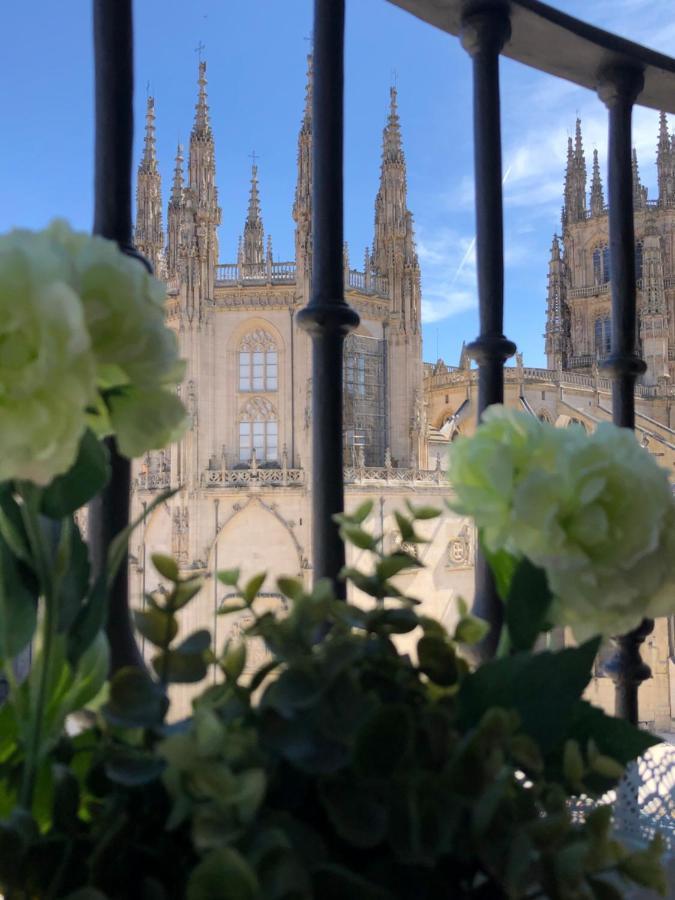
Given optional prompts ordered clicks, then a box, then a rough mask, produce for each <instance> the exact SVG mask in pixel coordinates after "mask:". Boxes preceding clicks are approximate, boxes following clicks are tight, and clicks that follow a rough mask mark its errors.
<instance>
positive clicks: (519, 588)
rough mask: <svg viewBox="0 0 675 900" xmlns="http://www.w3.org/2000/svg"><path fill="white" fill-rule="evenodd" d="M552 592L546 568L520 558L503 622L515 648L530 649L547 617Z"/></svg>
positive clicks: (542, 628)
mask: <svg viewBox="0 0 675 900" xmlns="http://www.w3.org/2000/svg"><path fill="white" fill-rule="evenodd" d="M552 600H553V594H551V591H550V590H549V586H548V581H547V579H546V572H544V570H543V569H540V568H538V567H537V566H535V565H533V564H532V563H531V562H530V561H529V559H522V560H521V561H520V562H519V563H518V567H517V568H516V570H515V572H514V573H513V575H512V577H511V584H510V586H509V592H508V597H507V601H506V625H507V628H508V630H509V637H510V638H511V646H512V647H513V649H514V650H531V649H532V648H533V647H534V645H535V642H536V640H537V638H538V637H539V635H540V634H541V632H542V631H544V630H545V626H546V625H547V621H548V614H549V610H550V608H551V602H552Z"/></svg>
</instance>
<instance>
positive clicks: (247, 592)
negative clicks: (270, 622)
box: [242, 572, 267, 606]
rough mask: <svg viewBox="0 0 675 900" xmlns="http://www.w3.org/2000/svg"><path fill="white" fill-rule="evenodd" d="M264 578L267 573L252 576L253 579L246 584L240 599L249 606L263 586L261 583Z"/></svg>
mask: <svg viewBox="0 0 675 900" xmlns="http://www.w3.org/2000/svg"><path fill="white" fill-rule="evenodd" d="M266 578H267V572H260V573H259V574H258V575H254V576H253V578H251V579H249V581H247V582H246V586H245V587H244V590H243V591H242V597H243V598H244V600H245V601H246V603H247V604H248V605H249V606H250V605H251V603H253V601H254V600H255V598H256V597H257V595H258V591H259V590H260V588H261V587H262V586H263V582H264V581H265V579H266Z"/></svg>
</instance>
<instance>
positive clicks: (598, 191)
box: [591, 150, 605, 216]
mask: <svg viewBox="0 0 675 900" xmlns="http://www.w3.org/2000/svg"><path fill="white" fill-rule="evenodd" d="M604 210H605V197H604V195H603V193H602V180H601V178H600V164H599V163H598V151H597V150H594V151H593V174H592V176H591V215H592V216H601V215H602V214H603V212H604Z"/></svg>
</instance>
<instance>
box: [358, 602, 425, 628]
mask: <svg viewBox="0 0 675 900" xmlns="http://www.w3.org/2000/svg"><path fill="white" fill-rule="evenodd" d="M365 625H366V628H367V629H368V631H373V632H377V633H378V634H408V633H409V632H410V631H413V630H414V629H415V628H417V626H418V625H419V619H418V618H417V613H416V612H415V611H414V610H413V609H407V608H406V607H405V606H404V607H400V608H398V609H373V610H371V612H369V613H368V614H367V615H366V621H365Z"/></svg>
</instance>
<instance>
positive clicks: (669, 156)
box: [656, 112, 675, 206]
mask: <svg viewBox="0 0 675 900" xmlns="http://www.w3.org/2000/svg"><path fill="white" fill-rule="evenodd" d="M674 156H675V154H674V153H673V147H672V144H671V141H670V134H669V133H668V119H667V118H666V114H665V113H664V112H662V113H661V115H660V117H659V141H658V145H657V148H656V171H657V175H658V184H659V203H660V204H661V205H662V206H666V205H667V204H668V203H669V201H670V200H671V199H672V198H673V194H674V193H675V177H674V175H675V172H674V171H673V169H674V166H673V157H674Z"/></svg>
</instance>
